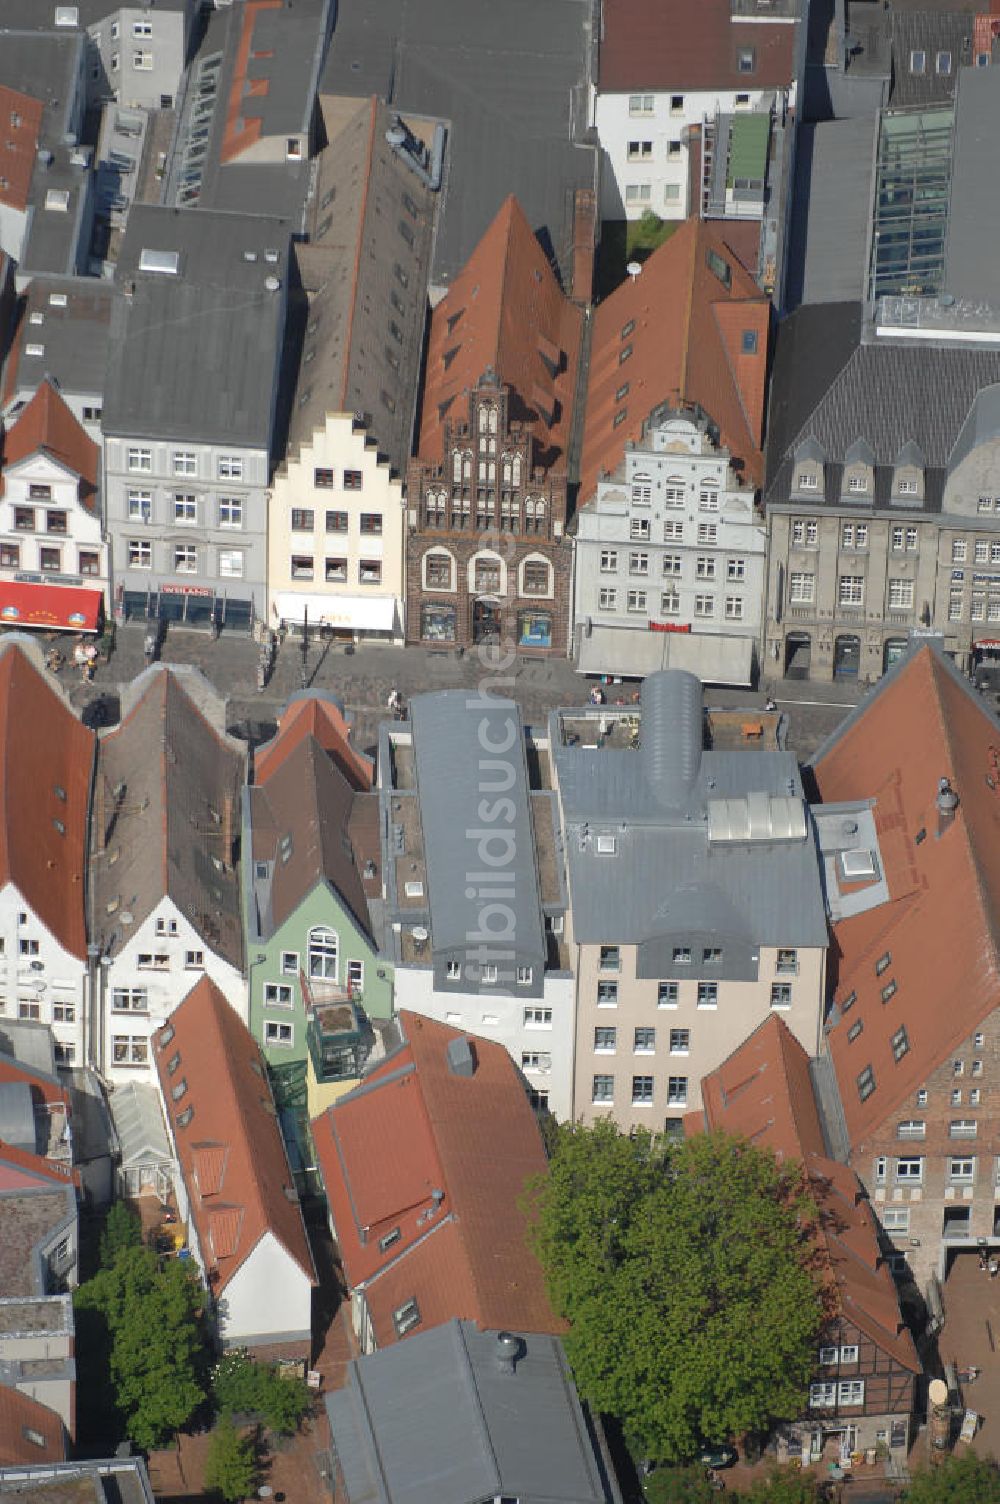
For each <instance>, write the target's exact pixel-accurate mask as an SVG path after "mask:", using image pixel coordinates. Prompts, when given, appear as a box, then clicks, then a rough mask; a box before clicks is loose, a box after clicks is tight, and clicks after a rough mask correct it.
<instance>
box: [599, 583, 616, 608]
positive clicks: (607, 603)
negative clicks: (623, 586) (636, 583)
mask: <svg viewBox="0 0 1000 1504" xmlns="http://www.w3.org/2000/svg"><path fill="white" fill-rule="evenodd" d="M597 603H598V609H599V610H601V611H616V610H617V609H618V591H617V590H609V589H607V587H605V588H604V589H603V590H601V591H599V592H598V597H597Z"/></svg>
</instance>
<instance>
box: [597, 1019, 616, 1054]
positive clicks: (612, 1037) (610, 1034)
mask: <svg viewBox="0 0 1000 1504" xmlns="http://www.w3.org/2000/svg"><path fill="white" fill-rule="evenodd" d="M617 1042H618V1030H617V1029H616V1028H614V1027H613V1026H609V1025H604V1026H601V1027H598V1028H596V1029H595V1030H594V1050H595V1052H596V1053H597V1054H598V1055H613V1054H614V1053H615V1049H616V1047H617Z"/></svg>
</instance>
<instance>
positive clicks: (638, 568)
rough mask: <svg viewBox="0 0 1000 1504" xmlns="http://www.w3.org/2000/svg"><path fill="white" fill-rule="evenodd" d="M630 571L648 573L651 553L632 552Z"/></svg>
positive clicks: (629, 561) (629, 559) (631, 572)
mask: <svg viewBox="0 0 1000 1504" xmlns="http://www.w3.org/2000/svg"><path fill="white" fill-rule="evenodd" d="M628 572H629V574H648V573H649V555H648V554H641V553H630V554H629V556H628Z"/></svg>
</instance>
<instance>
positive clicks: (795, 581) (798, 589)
mask: <svg viewBox="0 0 1000 1504" xmlns="http://www.w3.org/2000/svg"><path fill="white" fill-rule="evenodd" d="M815 595H816V576H815V575H814V574H795V573H793V574H790V575H789V576H788V602H789V605H792V606H811V605H812V603H813V601H814V599H815Z"/></svg>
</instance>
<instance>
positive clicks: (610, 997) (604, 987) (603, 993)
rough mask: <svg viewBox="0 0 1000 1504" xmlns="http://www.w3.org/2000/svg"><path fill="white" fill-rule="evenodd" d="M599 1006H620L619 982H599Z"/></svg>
mask: <svg viewBox="0 0 1000 1504" xmlns="http://www.w3.org/2000/svg"><path fill="white" fill-rule="evenodd" d="M597 1006H598V1007H599V1008H617V1006H618V983H617V982H598V984H597Z"/></svg>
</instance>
